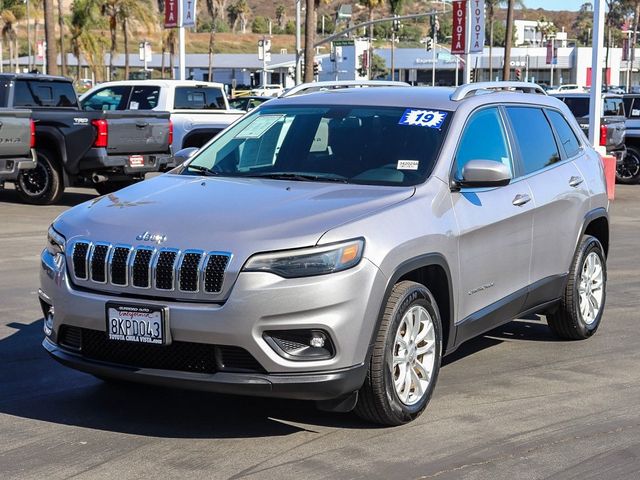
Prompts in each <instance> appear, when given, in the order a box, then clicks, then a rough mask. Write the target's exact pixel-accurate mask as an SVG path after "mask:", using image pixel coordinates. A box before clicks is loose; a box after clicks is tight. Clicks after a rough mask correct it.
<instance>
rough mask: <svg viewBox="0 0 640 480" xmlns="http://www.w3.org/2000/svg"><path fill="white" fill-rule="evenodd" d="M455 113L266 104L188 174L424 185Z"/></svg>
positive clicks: (202, 154)
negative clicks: (422, 183)
mask: <svg viewBox="0 0 640 480" xmlns="http://www.w3.org/2000/svg"><path fill="white" fill-rule="evenodd" d="M450 117H451V114H450V112H443V111H434V110H423V109H407V108H396V107H360V106H353V107H352V106H296V107H291V106H284V107H280V106H275V105H274V106H271V107H269V106H267V105H264V106H262V107H261V108H260V109H258V110H256V111H255V112H254V113H252V114H250V115H247V116H246V117H244V118H243V119H242V120H240V121H239V122H238V123H236V124H235V125H234V126H232V127H231V128H229V129H228V130H226V131H225V132H224V133H222V134H221V135H220V136H218V137H217V138H216V140H215V141H213V142H212V143H211V144H210V145H209V146H208V147H206V148H205V149H203V150H202V151H201V152H200V153H198V154H197V155H196V156H195V157H194V159H193V161H192V162H191V163H190V164H189V165H188V166H186V167H185V168H183V170H182V174H186V175H223V176H233V177H265V178H274V179H288V180H297V181H339V182H343V183H347V182H348V183H361V184H371V185H416V184H418V183H421V182H423V181H424V179H425V178H426V177H427V175H429V173H430V172H431V170H432V168H433V165H434V163H435V161H436V158H437V154H438V151H439V150H440V146H441V144H442V142H443V139H444V137H445V133H446V129H447V127H448V125H449V122H450Z"/></svg>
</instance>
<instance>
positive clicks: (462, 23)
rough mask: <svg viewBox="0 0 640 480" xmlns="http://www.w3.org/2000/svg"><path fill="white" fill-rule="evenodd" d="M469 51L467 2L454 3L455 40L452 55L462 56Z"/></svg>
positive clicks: (463, 0)
mask: <svg viewBox="0 0 640 480" xmlns="http://www.w3.org/2000/svg"><path fill="white" fill-rule="evenodd" d="M466 49H467V0H454V1H453V39H452V41H451V53H453V54H455V55H461V54H464V53H465V52H466Z"/></svg>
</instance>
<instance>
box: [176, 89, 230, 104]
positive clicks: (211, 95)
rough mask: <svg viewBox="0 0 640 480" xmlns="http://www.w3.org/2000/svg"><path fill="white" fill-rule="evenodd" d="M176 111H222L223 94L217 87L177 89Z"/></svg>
mask: <svg viewBox="0 0 640 480" xmlns="http://www.w3.org/2000/svg"><path fill="white" fill-rule="evenodd" d="M173 108H175V109H176V110H224V109H225V104H224V93H223V92H222V90H221V89H220V88H217V87H197V86H196V87H177V88H176V93H175V100H174V103H173Z"/></svg>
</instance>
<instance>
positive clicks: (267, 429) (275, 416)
mask: <svg viewBox="0 0 640 480" xmlns="http://www.w3.org/2000/svg"><path fill="white" fill-rule="evenodd" d="M8 327H9V328H11V329H15V333H13V334H11V335H10V336H8V337H6V338H4V339H2V340H0V360H1V361H2V362H3V368H2V369H0V385H2V388H0V414H6V415H12V416H14V417H22V418H29V419H35V420H40V421H44V422H51V423H56V424H61V425H72V426H79V427H83V428H90V429H98V430H105V431H111V432H120V433H128V434H134V435H143V436H153V437H161V438H248V437H272V436H281V435H290V434H293V433H296V432H301V431H312V432H313V431H315V430H314V429H315V428H316V427H320V426H322V427H332V426H336V427H337V426H339V427H341V428H356V429H359V428H375V426H372V425H370V424H367V423H365V422H363V421H360V420H359V419H358V418H357V417H356V416H355V415H353V414H337V413H326V412H320V411H318V410H317V409H316V408H315V404H314V403H313V402H303V401H294V400H280V399H266V398H258V397H239V396H232V395H218V394H214V393H208V392H194V391H186V390H177V389H165V388H160V387H149V386H144V385H136V384H126V383H120V384H117V383H116V384H111V383H106V382H103V381H102V380H99V379H97V378H94V377H93V376H91V375H87V374H84V373H81V372H77V371H75V370H72V369H69V368H66V367H63V366H62V365H59V364H58V363H57V362H55V361H54V360H52V359H51V358H49V356H48V355H47V353H46V352H45V351H44V349H43V348H42V346H41V342H42V339H43V333H42V319H40V320H38V321H35V322H33V323H31V324H28V325H25V324H19V323H10V324H9V325H8Z"/></svg>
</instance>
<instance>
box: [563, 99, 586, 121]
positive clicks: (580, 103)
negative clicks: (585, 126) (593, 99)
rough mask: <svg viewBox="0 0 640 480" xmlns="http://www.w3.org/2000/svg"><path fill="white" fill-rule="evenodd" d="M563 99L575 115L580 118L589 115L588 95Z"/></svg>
mask: <svg viewBox="0 0 640 480" xmlns="http://www.w3.org/2000/svg"><path fill="white" fill-rule="evenodd" d="M562 100H563V101H564V103H566V104H567V107H569V110H571V113H573V116H574V117H576V118H580V117H586V116H587V115H589V98H588V97H565V98H563V99H562Z"/></svg>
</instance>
